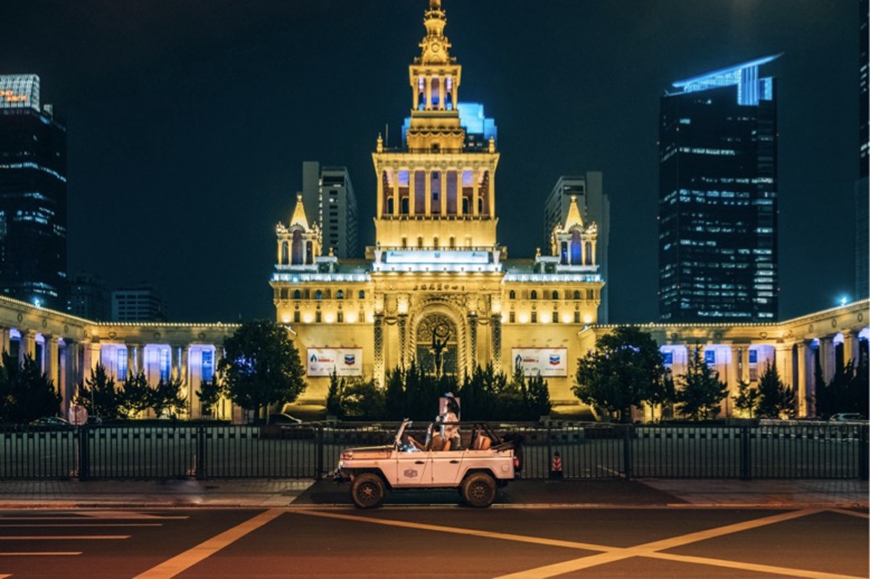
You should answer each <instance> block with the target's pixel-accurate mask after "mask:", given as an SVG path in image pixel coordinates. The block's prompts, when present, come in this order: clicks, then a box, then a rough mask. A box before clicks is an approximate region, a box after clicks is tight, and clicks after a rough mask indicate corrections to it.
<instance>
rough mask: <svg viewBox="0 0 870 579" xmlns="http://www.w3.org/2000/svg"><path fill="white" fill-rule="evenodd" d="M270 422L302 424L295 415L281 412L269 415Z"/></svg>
mask: <svg viewBox="0 0 870 579" xmlns="http://www.w3.org/2000/svg"><path fill="white" fill-rule="evenodd" d="M269 424H302V421H301V420H299V419H298V418H296V417H295V416H290V415H289V414H286V413H284V412H280V413H278V414H270V415H269Z"/></svg>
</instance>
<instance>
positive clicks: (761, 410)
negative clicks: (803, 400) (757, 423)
mask: <svg viewBox="0 0 870 579" xmlns="http://www.w3.org/2000/svg"><path fill="white" fill-rule="evenodd" d="M795 401H796V399H795V395H794V390H793V389H792V388H790V387H789V386H786V385H785V384H784V383H783V382H782V379H781V378H780V377H779V371H778V370H777V369H776V364H771V363H769V362H768V363H767V365H766V366H765V368H764V372H763V373H762V374H761V377H760V378H759V380H758V417H759V418H782V417H783V416H786V417H793V416H794V415H795V414H796V411H797V408H796V407H795Z"/></svg>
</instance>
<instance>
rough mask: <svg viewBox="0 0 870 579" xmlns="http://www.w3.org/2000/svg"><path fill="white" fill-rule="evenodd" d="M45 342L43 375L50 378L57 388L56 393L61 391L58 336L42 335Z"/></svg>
mask: <svg viewBox="0 0 870 579" xmlns="http://www.w3.org/2000/svg"><path fill="white" fill-rule="evenodd" d="M44 337H45V342H44V346H43V348H44V349H43V356H44V359H45V369H44V372H45V375H46V376H47V377H48V379H49V380H51V383H52V384H54V386H55V388H57V392H58V394H60V393H61V389H60V372H59V371H58V354H59V349H58V346H59V344H58V337H57V336H47V335H46V336H44Z"/></svg>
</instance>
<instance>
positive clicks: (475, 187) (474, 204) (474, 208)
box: [471, 171, 480, 217]
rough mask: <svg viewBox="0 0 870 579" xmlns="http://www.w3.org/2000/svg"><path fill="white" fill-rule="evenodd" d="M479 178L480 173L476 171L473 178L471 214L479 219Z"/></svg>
mask: <svg viewBox="0 0 870 579" xmlns="http://www.w3.org/2000/svg"><path fill="white" fill-rule="evenodd" d="M478 177H479V175H478V172H477V171H474V175H473V177H472V178H471V214H472V215H473V216H474V217H477V216H478V215H479V214H480V212H479V211H478V204H479V201H478V200H479V199H480V181H479V179H478Z"/></svg>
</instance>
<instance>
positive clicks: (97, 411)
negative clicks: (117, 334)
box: [75, 363, 121, 419]
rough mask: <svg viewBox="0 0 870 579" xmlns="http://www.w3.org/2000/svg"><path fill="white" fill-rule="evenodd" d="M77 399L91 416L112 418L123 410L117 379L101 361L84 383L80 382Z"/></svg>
mask: <svg viewBox="0 0 870 579" xmlns="http://www.w3.org/2000/svg"><path fill="white" fill-rule="evenodd" d="M75 401H76V404H80V405H81V406H84V407H85V408H87V409H88V414H89V415H90V416H100V417H102V418H108V419H112V418H117V417H118V416H119V413H120V411H121V409H120V402H121V401H120V398H119V396H118V392H117V389H116V385H115V379H114V378H113V377H112V376H110V375H109V373H108V372H106V367H105V366H103V365H102V364H100V363H97V365H96V367H94V368H92V369H91V374H90V376H89V377H88V378H85V381H84V383H83V384H79V389H78V394H77V395H76V397H75Z"/></svg>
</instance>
